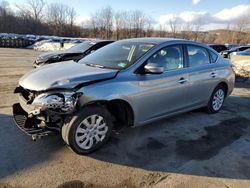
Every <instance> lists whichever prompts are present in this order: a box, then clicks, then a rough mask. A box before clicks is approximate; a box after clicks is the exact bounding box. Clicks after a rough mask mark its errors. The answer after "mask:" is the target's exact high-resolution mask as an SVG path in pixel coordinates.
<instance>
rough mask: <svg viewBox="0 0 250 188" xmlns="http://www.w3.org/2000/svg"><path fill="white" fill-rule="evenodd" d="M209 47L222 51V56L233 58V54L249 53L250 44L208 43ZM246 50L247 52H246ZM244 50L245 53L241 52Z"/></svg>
mask: <svg viewBox="0 0 250 188" xmlns="http://www.w3.org/2000/svg"><path fill="white" fill-rule="evenodd" d="M208 46H209V47H211V48H213V49H214V50H215V51H217V52H218V53H220V54H221V55H222V57H224V58H229V59H231V56H233V55H247V54H248V51H247V50H248V49H250V45H246V46H239V45H236V44H231V45H223V44H208ZM245 50H246V52H244V51H245ZM241 52H243V53H241Z"/></svg>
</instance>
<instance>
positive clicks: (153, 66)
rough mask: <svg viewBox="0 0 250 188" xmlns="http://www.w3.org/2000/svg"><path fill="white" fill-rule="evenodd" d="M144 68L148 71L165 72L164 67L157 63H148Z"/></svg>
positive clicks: (152, 72)
mask: <svg viewBox="0 0 250 188" xmlns="http://www.w3.org/2000/svg"><path fill="white" fill-rule="evenodd" d="M144 70H145V72H146V73H151V74H161V73H163V72H164V67H162V66H160V65H159V64H157V63H148V64H146V65H145V66H144Z"/></svg>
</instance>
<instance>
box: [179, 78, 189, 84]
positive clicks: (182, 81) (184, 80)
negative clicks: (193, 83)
mask: <svg viewBox="0 0 250 188" xmlns="http://www.w3.org/2000/svg"><path fill="white" fill-rule="evenodd" d="M187 81H188V80H187V79H185V78H180V80H178V83H180V84H184V83H185V82H187Z"/></svg>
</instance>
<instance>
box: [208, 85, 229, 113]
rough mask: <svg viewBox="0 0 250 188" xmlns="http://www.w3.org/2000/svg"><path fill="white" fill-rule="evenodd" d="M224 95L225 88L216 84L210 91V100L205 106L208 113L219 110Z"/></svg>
mask: <svg viewBox="0 0 250 188" xmlns="http://www.w3.org/2000/svg"><path fill="white" fill-rule="evenodd" d="M225 97H226V92H225V88H224V87H223V86H221V85H218V86H217V87H216V88H215V89H214V91H213V93H212V96H211V98H210V101H209V103H208V104H207V106H206V111H207V112H208V113H210V114H214V113H217V112H219V111H220V110H221V108H222V106H223V103H224V100H225Z"/></svg>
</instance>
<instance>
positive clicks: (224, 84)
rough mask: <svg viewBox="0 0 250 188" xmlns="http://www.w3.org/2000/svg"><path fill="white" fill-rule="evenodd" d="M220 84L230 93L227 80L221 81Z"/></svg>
mask: <svg viewBox="0 0 250 188" xmlns="http://www.w3.org/2000/svg"><path fill="white" fill-rule="evenodd" d="M218 85H220V86H222V87H224V88H225V93H226V95H227V94H228V85H227V83H226V82H220V83H219V84H218Z"/></svg>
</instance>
